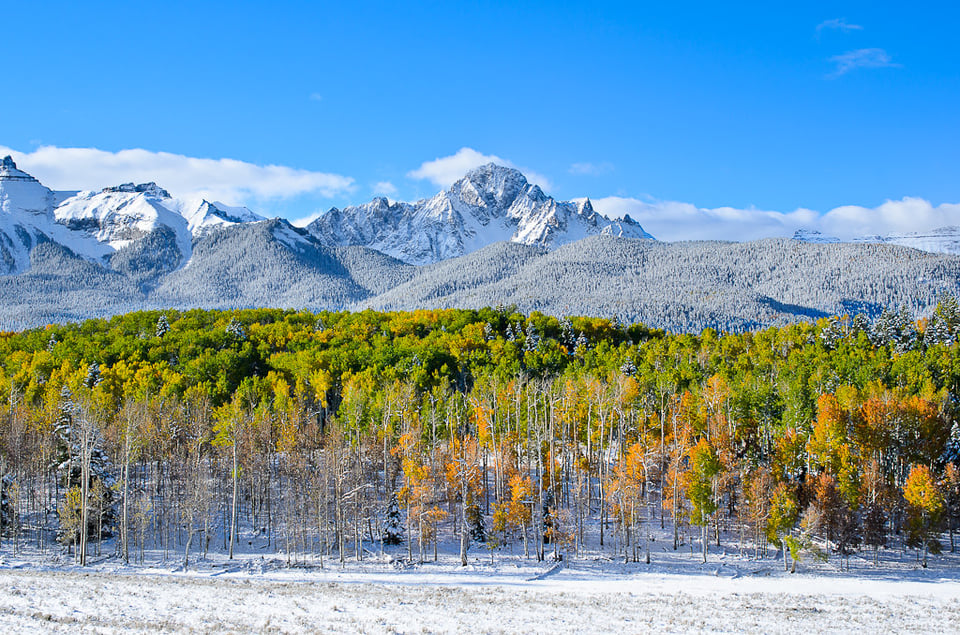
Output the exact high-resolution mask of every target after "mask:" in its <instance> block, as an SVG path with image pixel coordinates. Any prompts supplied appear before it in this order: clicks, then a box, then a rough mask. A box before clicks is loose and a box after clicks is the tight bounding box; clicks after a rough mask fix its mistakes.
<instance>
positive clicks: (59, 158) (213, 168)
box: [0, 146, 355, 205]
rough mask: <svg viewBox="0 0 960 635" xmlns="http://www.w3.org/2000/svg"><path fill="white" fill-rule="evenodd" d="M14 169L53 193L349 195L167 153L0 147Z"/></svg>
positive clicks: (290, 177) (308, 175)
mask: <svg viewBox="0 0 960 635" xmlns="http://www.w3.org/2000/svg"><path fill="white" fill-rule="evenodd" d="M3 154H10V155H12V156H13V158H14V160H15V161H16V162H17V164H18V166H19V167H20V168H21V169H23V170H25V171H27V172H29V173H30V174H32V175H33V176H35V177H36V178H37V179H39V180H40V181H41V182H42V183H43V184H44V185H46V186H47V187H50V188H52V189H57V190H77V189H82V190H98V189H101V188H103V187H107V186H110V185H117V184H119V183H128V182H134V183H144V182H148V181H155V182H156V183H157V184H158V185H160V186H161V187H163V188H165V189H167V190H169V191H170V193H171V194H173V195H174V196H179V197H185V196H192V195H199V196H203V197H205V198H208V199H213V200H219V201H223V202H224V203H227V204H232V205H244V204H248V203H250V202H252V201H258V200H259V201H262V200H265V199H278V198H286V197H291V196H296V195H300V194H314V195H319V196H323V197H328V198H329V197H334V196H338V195H341V194H344V193H347V192H351V191H353V190H354V189H355V188H354V181H353V179H352V178H350V177H346V176H341V175H339V174H327V173H325V172H313V171H310V170H301V169H297V168H290V167H285V166H281V165H255V164H253V163H247V162H245V161H238V160H236V159H200V158H196V157H188V156H183V155H180V154H171V153H169V152H151V151H149V150H141V149H134V150H120V151H119V152H106V151H104V150H98V149H96V148H58V147H56V146H43V147H40V148H38V149H37V150H35V151H33V152H27V153H24V152H17V151H15V150H12V149H10V148H4V147H2V146H0V155H3Z"/></svg>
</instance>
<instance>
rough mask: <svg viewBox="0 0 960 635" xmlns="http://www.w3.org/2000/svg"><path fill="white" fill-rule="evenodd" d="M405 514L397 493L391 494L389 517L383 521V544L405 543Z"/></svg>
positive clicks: (388, 509)
mask: <svg viewBox="0 0 960 635" xmlns="http://www.w3.org/2000/svg"><path fill="white" fill-rule="evenodd" d="M403 532H404V529H403V516H402V515H401V514H400V501H399V500H398V499H397V493H396V492H393V493H392V494H390V504H389V505H387V517H386V520H385V521H384V523H383V544H385V545H399V544H402V543H403Z"/></svg>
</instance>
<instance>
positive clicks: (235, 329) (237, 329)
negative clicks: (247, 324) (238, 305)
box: [227, 318, 247, 342]
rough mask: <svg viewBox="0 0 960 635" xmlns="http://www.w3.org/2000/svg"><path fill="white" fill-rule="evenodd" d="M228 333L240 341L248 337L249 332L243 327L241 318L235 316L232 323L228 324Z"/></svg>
mask: <svg viewBox="0 0 960 635" xmlns="http://www.w3.org/2000/svg"><path fill="white" fill-rule="evenodd" d="M227 335H229V336H230V337H232V338H233V339H235V340H237V341H240V342H242V341H243V340H245V339H246V338H247V333H246V331H244V329H243V324H241V323H240V320H238V319H237V318H233V319H232V320H230V323H229V324H227Z"/></svg>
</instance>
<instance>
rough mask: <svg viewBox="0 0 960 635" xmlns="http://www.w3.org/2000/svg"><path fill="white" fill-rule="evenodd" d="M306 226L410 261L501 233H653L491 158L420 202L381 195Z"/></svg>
mask: <svg viewBox="0 0 960 635" xmlns="http://www.w3.org/2000/svg"><path fill="white" fill-rule="evenodd" d="M307 229H308V230H309V231H310V232H311V233H312V234H313V235H314V236H316V237H318V238H319V239H320V240H321V241H323V242H325V243H327V244H331V245H338V246H351V245H359V246H365V247H370V248H373V249H376V250H378V251H381V252H383V253H385V254H388V255H390V256H393V257H395V258H397V259H399V260H403V261H404V262H407V263H410V264H417V265H420V264H428V263H432V262H438V261H440V260H446V259H448V258H455V257H458V256H462V255H464V254H467V253H471V252H473V251H476V250H477V249H480V248H482V247H484V246H486V245H489V244H491V243H494V242H499V241H511V242H517V243H522V244H525V245H537V246H540V247H545V248H551V249H552V248H555V247H558V246H560V245H563V244H566V243H569V242H573V241H576V240H579V239H581V238H584V237H585V236H591V235H597V234H608V235H614V236H623V237H629V238H652V236H650V234H648V233H646V232H645V231H643V228H642V227H640V225H639V224H637V223H635V222H633V221H632V220H631V221H616V220H611V219H608V218H606V217H605V216H603V215H601V214H599V213H597V212H596V210H594V209H593V205H592V204H591V203H590V201H589V200H585V201H581V202H564V201H557V200H555V199H553V198H552V197H550V196H548V195H547V194H546V193H544V191H543V190H542V189H541V188H540V186H538V185H535V184H532V183H530V182H529V181H527V178H526V177H525V176H524V175H523V173H522V172H520V171H519V170H517V169H514V168H510V167H505V166H502V165H497V164H495V163H488V164H486V165H482V166H480V167H478V168H475V169H473V170H470V171H469V172H467V173H466V174H465V175H464V176H463V177H461V178H460V179H458V180H457V181H456V182H455V183H454V184H453V185H451V186H450V188H449V189H447V190H444V191H442V192H438V193H437V194H436V195H435V196H433V197H431V198H429V199H424V200H420V201H417V202H415V203H400V202H395V203H391V202H389V201H388V200H387V199H385V198H382V197H378V198H375V199H373V200H372V201H370V202H369V203H366V204H364V205H357V206H351V207H346V208H344V209H337V208H333V209H331V210H330V211H329V212H327V213H326V214H324V215H323V216H321V217H320V218H318V219H317V220H315V221H314V222H313V223H311V224H310V225H308V226H307Z"/></svg>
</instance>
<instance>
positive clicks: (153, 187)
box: [101, 181, 170, 198]
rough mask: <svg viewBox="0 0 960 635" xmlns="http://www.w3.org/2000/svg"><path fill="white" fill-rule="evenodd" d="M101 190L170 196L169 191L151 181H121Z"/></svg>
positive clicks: (160, 196) (162, 196) (161, 196)
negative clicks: (136, 182) (134, 182)
mask: <svg viewBox="0 0 960 635" xmlns="http://www.w3.org/2000/svg"><path fill="white" fill-rule="evenodd" d="M101 191H102V192H124V193H128V194H146V195H148V196H156V197H159V198H170V192H168V191H166V190H165V189H163V188H162V187H160V186H159V185H157V184H156V183H154V182H153V181H150V182H149V183H139V184H136V185H135V184H133V183H121V184H120V185H114V186H113V187H105V188H103V190H101Z"/></svg>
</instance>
